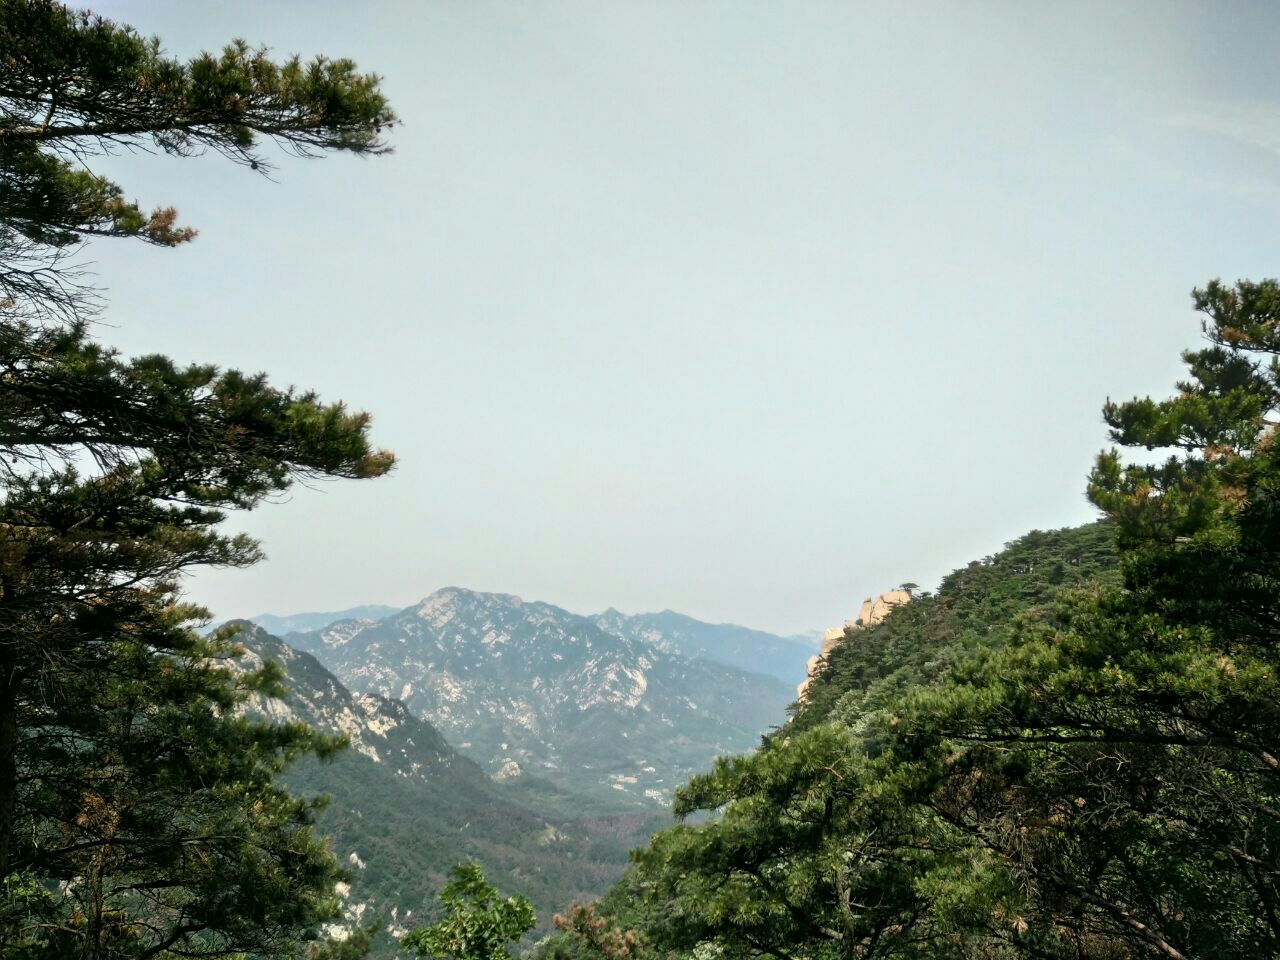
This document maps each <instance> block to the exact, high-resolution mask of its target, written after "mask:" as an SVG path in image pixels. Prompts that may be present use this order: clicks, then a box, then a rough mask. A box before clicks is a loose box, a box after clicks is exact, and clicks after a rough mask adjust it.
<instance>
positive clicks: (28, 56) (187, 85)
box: [0, 0, 396, 316]
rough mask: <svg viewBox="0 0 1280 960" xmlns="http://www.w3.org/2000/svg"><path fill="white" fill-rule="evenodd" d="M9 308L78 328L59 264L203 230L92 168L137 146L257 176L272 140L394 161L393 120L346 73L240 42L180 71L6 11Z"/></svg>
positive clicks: (1, 195)
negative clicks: (104, 240) (111, 243)
mask: <svg viewBox="0 0 1280 960" xmlns="http://www.w3.org/2000/svg"><path fill="white" fill-rule="evenodd" d="M0 51H3V56H0V299H3V298H5V297H7V298H10V299H12V300H14V301H17V302H21V303H23V304H24V305H25V306H26V308H28V309H35V310H41V311H45V310H51V311H52V312H53V313H55V314H60V315H63V316H67V315H71V314H73V313H74V312H75V310H76V308H77V307H79V306H83V304H84V300H83V298H82V297H79V296H78V295H77V294H78V293H79V292H80V291H77V290H76V289H75V288H74V286H72V287H68V284H67V281H68V279H69V274H68V272H67V265H66V262H65V260H64V259H63V257H62V256H61V253H60V251H62V250H64V249H65V248H68V247H70V246H72V245H74V244H76V243H77V242H78V241H79V240H80V239H81V238H84V237H87V236H117V237H135V238H139V239H142V240H145V241H147V242H150V243H155V244H160V245H163V246H172V245H174V244H179V243H184V242H186V241H188V240H190V239H191V238H192V237H194V236H195V231H194V230H192V229H190V228H188V227H180V226H178V225H177V213H176V211H175V210H174V209H173V208H172V207H157V208H155V209H153V210H151V211H150V212H145V211H144V210H143V209H142V208H141V207H140V206H139V205H138V204H137V203H136V202H133V201H129V200H127V199H126V198H125V193H124V190H123V188H121V187H120V186H119V185H117V184H115V183H113V182H111V181H110V180H107V179H105V178H103V177H101V176H98V175H97V174H95V173H93V172H92V171H91V170H90V169H89V168H88V166H86V165H85V161H86V160H87V159H88V158H90V157H93V156H95V155H102V154H110V153H113V152H116V151H119V150H121V149H131V148H135V147H144V148H154V149H160V150H163V151H165V152H167V153H170V154H173V155H176V156H184V157H186V156H194V155H196V154H199V153H202V152H204V151H206V150H214V151H216V152H218V153H221V154H223V155H224V156H227V157H230V158H231V159H233V160H235V161H237V162H240V163H244V164H246V165H247V166H250V167H251V168H253V169H255V170H259V169H266V168H267V166H268V164H267V161H266V159H265V158H264V156H263V155H262V153H261V150H260V142H261V140H263V139H264V138H265V139H267V140H271V141H274V142H276V143H277V144H279V145H281V146H283V147H285V148H286V149H289V150H291V151H292V152H294V153H296V154H299V155H303V156H315V155H319V154H321V153H326V152H330V151H334V150H340V151H346V152H352V153H357V154H378V153H383V152H386V150H387V149H388V148H387V145H386V142H385V140H384V139H383V133H384V132H385V131H386V130H387V129H388V128H389V127H391V126H392V125H394V124H395V122H396V118H395V115H394V114H393V113H392V112H391V109H390V107H389V106H388V105H387V101H386V99H385V97H384V96H383V95H382V93H381V91H380V90H379V86H378V83H379V81H378V78H377V77H376V76H374V75H372V74H362V73H360V72H359V71H358V70H357V68H356V66H355V64H354V63H352V62H351V61H350V60H343V59H338V60H333V59H329V58H327V57H316V58H314V59H313V60H311V61H308V62H303V61H302V60H301V59H300V58H298V57H296V56H295V57H291V58H289V59H287V60H284V61H282V62H276V61H274V60H272V59H271V57H270V54H269V51H267V50H266V49H263V48H253V47H251V46H249V45H248V44H246V43H245V42H244V41H243V40H235V41H232V42H231V43H230V44H228V45H227V46H226V47H225V48H224V49H223V50H222V52H221V53H218V54H210V53H202V54H200V55H198V56H196V57H194V58H193V59H191V60H189V61H187V62H182V61H178V60H175V59H173V58H170V57H167V56H165V55H164V54H163V52H162V50H161V45H160V41H159V40H158V39H155V38H150V39H148V38H146V37H143V36H142V35H141V34H139V33H138V32H137V31H135V30H134V29H133V28H132V27H129V26H125V25H120V24H115V23H112V22H111V21H110V20H107V19H104V18H103V17H100V16H97V15H94V14H92V13H88V12H82V11H76V10H72V9H70V8H68V7H65V6H63V5H62V4H60V3H55V2H52V0H0Z"/></svg>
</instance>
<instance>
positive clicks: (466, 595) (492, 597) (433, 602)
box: [414, 587, 524, 616]
mask: <svg viewBox="0 0 1280 960" xmlns="http://www.w3.org/2000/svg"><path fill="white" fill-rule="evenodd" d="M458 603H475V604H484V605H496V606H503V607H522V606H524V600H522V599H521V598H520V597H517V596H516V595H515V594H511V593H485V592H483V591H480V590H468V589H466V588H465V587H441V588H440V589H439V590H437V591H435V592H434V593H431V594H428V595H427V596H425V597H423V598H422V600H421V601H420V602H419V603H418V605H417V607H416V608H414V610H415V612H417V613H418V615H419V616H428V615H430V614H433V613H436V612H438V611H440V610H441V609H443V608H446V607H449V606H453V605H456V604H458Z"/></svg>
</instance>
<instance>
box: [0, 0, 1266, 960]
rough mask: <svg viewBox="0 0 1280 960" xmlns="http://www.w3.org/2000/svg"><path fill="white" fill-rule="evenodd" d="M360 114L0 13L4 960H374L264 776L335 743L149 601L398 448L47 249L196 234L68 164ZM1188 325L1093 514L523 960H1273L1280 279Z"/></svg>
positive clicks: (191, 148) (345, 140)
mask: <svg viewBox="0 0 1280 960" xmlns="http://www.w3.org/2000/svg"><path fill="white" fill-rule="evenodd" d="M395 124H396V117H395V114H394V113H393V112H392V110H391V108H390V106H389V105H388V103H387V101H386V99H385V98H384V96H383V95H382V93H381V92H380V88H379V79H378V77H377V76H375V75H373V74H368V73H362V72H361V71H360V70H359V68H357V66H356V65H355V64H354V63H352V62H350V61H347V60H342V59H327V58H324V57H319V58H316V59H314V60H310V61H304V60H302V59H300V58H293V59H287V60H283V61H277V60H274V59H272V57H271V56H270V54H269V52H268V51H265V50H261V49H256V48H253V47H251V46H249V45H247V44H245V43H242V42H235V43H233V44H231V45H230V46H228V47H227V48H225V49H224V50H223V51H222V52H221V53H219V54H212V55H209V54H206V55H202V56H199V57H196V58H194V59H192V60H190V61H179V60H175V59H172V58H169V57H167V56H166V55H165V54H164V53H163V52H162V49H161V47H160V45H159V42H158V41H154V40H149V39H147V38H145V37H144V36H142V35H140V34H139V33H137V32H135V31H134V30H132V29H131V28H129V27H125V26H121V25H117V24H114V23H112V22H110V21H107V20H104V19H102V18H99V17H96V16H93V15H91V14H84V13H79V12H76V11H73V10H69V9H67V8H65V7H63V6H61V5H59V4H56V3H52V2H42V0H0V484H3V495H2V498H0V956H3V957H4V958H6V960H7V958H15V960H17V958H22V960H54V958H59V960H60V958H83V960H90V958H93V960H152V958H155V960H176V958H227V960H230V958H262V960H268V958H270V960H284V958H290V957H311V958H321V957H331V958H355V957H359V956H361V955H362V954H365V953H366V952H367V951H368V950H369V949H370V948H373V949H389V948H387V947H386V946H385V945H386V943H387V939H386V934H385V933H383V934H382V937H383V940H382V941H381V943H382V944H383V946H382V947H379V946H377V941H376V940H375V938H374V936H373V932H372V930H365V931H359V932H357V933H355V934H354V935H350V934H349V933H348V934H347V935H345V937H344V938H343V939H341V940H335V941H333V942H328V941H326V939H325V937H324V933H325V931H326V924H327V923H329V922H331V921H333V920H334V919H336V918H338V917H339V916H340V906H341V905H340V897H339V896H338V893H337V891H338V890H339V889H340V887H341V886H342V885H343V884H344V883H345V882H346V879H345V878H347V876H348V875H347V873H346V872H345V871H344V868H343V866H342V865H341V864H340V863H339V862H338V860H337V859H336V858H335V856H334V854H333V850H332V848H331V846H330V844H329V842H328V840H327V839H326V838H325V837H324V836H323V835H322V834H321V833H320V832H319V831H318V829H317V822H318V818H320V817H321V815H322V809H323V800H320V799H303V798H300V797H298V796H295V795H294V794H292V793H291V792H290V790H289V789H288V787H287V786H286V783H287V781H286V780H285V779H284V778H283V775H284V772H285V771H286V769H287V768H289V767H290V765H291V764H293V763H295V762H296V761H303V765H302V766H301V767H298V768H295V771H294V777H295V779H294V781H292V782H294V783H299V782H304V781H305V782H306V783H307V784H309V785H314V784H315V783H317V782H321V781H322V778H323V775H324V771H325V770H326V769H333V768H325V767H323V766H317V765H314V761H313V759H308V758H319V759H323V758H327V757H332V756H333V755H335V754H336V753H337V752H338V751H340V750H342V748H343V747H344V743H343V740H342V738H341V737H335V736H330V735H325V734H320V733H318V732H316V731H314V730H312V729H310V728H308V727H307V726H306V725H305V724H302V723H298V722H292V723H273V722H271V720H270V718H269V716H264V715H263V714H262V713H261V712H255V711H252V710H248V709H246V704H248V703H249V702H250V701H251V699H254V700H255V702H261V701H262V700H264V699H265V700H271V699H273V698H279V697H282V696H283V695H284V693H285V686H284V683H283V681H284V673H283V667H282V666H281V663H280V662H279V661H277V660H272V659H265V660H263V662H262V663H261V665H260V666H259V667H258V668H256V669H232V668H231V666H230V665H231V664H233V663H234V662H236V661H237V660H240V659H242V658H243V654H244V652H245V651H244V648H243V646H241V645H240V644H238V642H237V639H236V634H237V631H238V629H239V627H237V626H230V627H227V628H223V629H220V630H215V631H213V632H211V633H210V632H202V631H201V630H199V629H197V628H198V627H200V626H202V625H204V624H206V623H207V621H208V619H209V615H208V614H207V612H206V611H203V610H202V609H201V608H199V607H198V606H195V605H193V604H191V603H189V602H187V600H186V599H185V595H184V593H183V588H182V583H183V577H184V575H185V574H187V573H189V572H191V571H193V570H195V569H197V568H200V567H203V566H207V565H221V566H246V565H251V564H252V563H254V562H255V561H256V560H257V559H258V558H259V556H260V551H259V548H258V545H257V544H256V543H255V542H254V541H253V540H251V539H250V538H248V537H246V536H244V535H239V534H230V533H227V532H225V529H224V528H223V526H222V524H223V521H224V519H225V518H226V516H227V515H228V513H230V512H231V511H239V510H245V509H249V508H251V507H254V506H256V505H259V504H262V503H265V502H268V501H270V500H272V499H273V498H276V497H278V496H279V495H280V494H281V493H283V492H284V491H286V490H287V489H289V487H290V486H291V484H293V483H295V482H297V481H299V480H307V479H313V478H345V479H371V478H376V477H378V476H381V475H383V474H385V473H387V472H388V471H389V470H390V469H391V468H392V466H393V464H394V456H393V455H392V454H390V453H389V452H387V451H384V450H380V449H378V448H376V446H374V445H373V443H372V442H371V439H370V435H369V433H370V418H369V417H368V415H366V414H363V413H359V412H353V411H351V410H348V409H347V408H346V407H345V406H343V405H342V404H341V403H334V402H324V401H322V400H321V399H320V398H319V397H318V396H316V395H315V394H313V393H310V392H307V391H304V390H297V389H293V388H289V389H282V388H279V387H276V386H273V385H272V384H271V382H270V381H269V380H268V379H267V378H266V377H265V376H263V375H259V374H246V373H242V372H239V371H235V370H222V369H218V368H216V367H214V366H210V365H194V366H180V365H178V364H176V363H174V362H173V361H171V360H169V359H168V358H166V357H163V356H158V355H151V356H143V357H138V358H133V359H129V358H125V357H123V356H121V355H119V354H118V353H116V352H115V351H113V350H112V349H111V348H110V347H108V346H106V345H104V344H102V343H101V342H99V340H98V339H97V337H96V333H97V330H96V326H95V324H96V322H97V321H98V319H99V317H100V316H101V315H102V314H103V312H104V309H105V308H104V305H103V303H102V297H101V293H100V290H99V288H98V287H96V286H95V282H96V281H95V279H94V278H92V277H90V276H89V275H87V274H86V273H84V272H82V271H81V270H80V269H78V267H77V260H76V252H77V250H78V248H79V247H80V245H81V244H82V243H83V242H84V241H85V240H86V239H87V238H90V237H103V238H123V239H133V240H138V241H142V242H145V243H150V244H155V245H160V246H176V245H180V244H185V243H188V242H191V241H192V240H194V239H195V231H194V229H192V228H189V227H187V226H185V225H183V224H182V223H181V221H180V219H179V217H178V215H177V213H176V211H175V210H174V209H173V208H169V207H160V208H156V209H154V210H151V211H146V210H144V209H143V208H141V207H139V206H138V205H137V204H136V203H133V202H131V201H128V200H126V199H125V196H126V195H125V191H124V188H123V187H121V186H120V185H118V184H115V183H113V182H111V181H109V180H106V179H104V178H102V177H101V176H98V175H97V174H95V173H93V172H91V161H92V160H93V158H94V157H97V156H101V155H104V154H111V153H113V152H119V151H122V150H129V149H144V150H151V151H161V152H164V153H167V154H169V155H172V156H174V157H179V158H184V157H191V156H195V155H197V154H200V153H204V152H214V153H217V154H221V155H223V156H224V157H226V158H228V159H229V160H231V161H232V162H234V163H238V164H241V165H243V166H244V167H245V168H246V175H253V174H254V173H255V172H261V171H263V170H265V169H266V167H267V161H266V159H265V156H264V155H263V153H262V151H261V149H260V148H261V145H262V144H263V143H265V142H272V141H274V142H275V143H277V144H279V145H281V146H283V147H285V148H286V149H287V150H289V151H292V152H293V153H295V154H299V155H302V156H319V155H322V154H325V153H331V152H335V151H343V152H349V153H354V154H362V155H371V156H373V155H377V154H379V153H382V152H385V151H386V150H387V149H388V143H387V141H386V139H385V138H386V136H387V135H388V133H389V132H390V131H391V130H392V129H393V128H394V126H395ZM1192 300H1193V307H1194V309H1195V311H1196V312H1197V313H1198V314H1199V317H1200V320H1201V324H1202V330H1203V334H1204V339H1205V343H1203V344H1202V345H1201V346H1200V347H1199V348H1195V349H1189V350H1188V351H1187V352H1186V353H1185V354H1184V355H1183V360H1184V361H1185V365H1186V368H1187V373H1186V379H1185V380H1184V381H1182V382H1179V383H1177V384H1176V385H1175V386H1174V392H1173V393H1172V394H1171V395H1170V396H1169V397H1168V398H1167V399H1151V398H1135V399H1132V400H1128V401H1124V402H1111V401H1108V402H1107V403H1106V404H1105V406H1104V407H1103V418H1104V420H1105V423H1106V425H1107V427H1108V429H1109V439H1110V441H1111V443H1112V444H1113V445H1114V446H1113V448H1111V449H1108V450H1106V451H1104V452H1102V453H1101V454H1099V455H1098V457H1097V460H1096V462H1095V463H1094V465H1093V468H1092V471H1091V472H1090V473H1089V475H1088V481H1087V491H1086V492H1087V496H1088V497H1089V499H1090V501H1091V502H1092V503H1093V504H1094V505H1095V506H1096V507H1097V508H1098V510H1099V511H1100V514H1101V519H1100V520H1099V521H1098V522H1096V523H1093V524H1091V525H1088V526H1085V527H1081V528H1076V529H1066V530H1058V531H1051V532H1042V531H1038V532H1033V533H1030V534H1027V535H1026V536H1024V537H1022V538H1021V539H1019V540H1017V541H1015V542H1013V543H1011V544H1009V545H1008V546H1007V547H1006V549H1004V550H1003V551H1001V552H999V553H997V554H995V555H994V556H991V557H988V558H986V559H983V560H980V561H975V562H974V563H972V564H970V565H969V566H967V567H964V568H962V569H960V570H957V571H956V572H954V573H953V574H951V575H950V576H948V577H947V578H945V579H944V580H943V582H942V583H941V585H940V586H939V587H938V589H937V590H936V591H934V592H929V593H922V594H920V595H919V596H917V597H916V598H915V599H914V600H912V602H910V603H908V604H905V605H903V606H901V607H899V608H897V609H895V610H894V611H892V612H891V613H890V614H889V615H888V616H887V617H886V618H885V619H884V620H883V621H882V622H880V623H877V624H874V625H871V626H867V627H865V628H857V629H851V630H849V631H848V632H847V634H846V636H845V638H844V640H843V642H842V643H840V644H839V645H837V646H836V647H835V649H834V650H833V651H832V652H831V653H830V654H829V656H827V657H826V658H825V660H824V662H822V663H821V665H820V667H819V669H818V672H817V674H816V676H815V677H814V679H813V681H812V682H811V683H810V684H809V686H808V687H807V689H806V690H805V693H804V696H803V698H802V699H801V700H800V701H799V702H798V703H796V704H795V705H794V707H793V710H792V713H791V715H790V717H789V719H788V718H785V717H780V718H779V721H780V723H781V726H780V727H778V728H777V729H776V730H774V731H772V732H771V733H769V734H768V735H767V736H766V737H765V738H764V740H763V742H762V743H761V745H760V747H759V749H757V750H756V751H755V752H753V753H750V754H748V755H743V756H735V757H723V758H721V759H720V760H719V761H718V762H717V763H716V765H715V767H714V769H713V770H711V771H709V772H707V773H705V774H702V775H699V776H695V777H694V778H693V779H692V780H691V781H690V782H689V783H688V784H686V785H685V786H683V787H682V788H681V789H680V790H679V791H678V793H677V799H676V804H675V813H676V814H677V816H678V817H679V818H680V819H681V821H682V822H680V823H678V824H676V825H674V826H671V827H669V828H667V829H665V830H662V831H661V832H659V833H657V834H656V835H654V836H653V838H652V840H651V841H650V842H649V844H648V845H647V846H644V847H642V848H640V849H638V850H636V851H634V852H633V854H632V865H631V867H630V869H629V870H628V872H627V873H626V874H625V876H624V877H623V878H622V880H621V881H619V883H618V884H617V885H616V886H615V887H614V888H613V890H612V891H611V892H610V893H608V894H607V895H606V896H605V897H603V898H602V899H601V900H599V901H598V902H595V903H592V904H589V905H584V904H581V903H576V904H565V905H564V910H563V912H562V913H561V914H559V915H558V916H557V917H556V919H555V923H556V926H557V927H559V928H560V932H559V933H557V934H555V935H553V936H550V937H547V938H545V939H543V940H542V941H540V942H538V943H537V944H536V945H530V944H528V943H527V941H525V943H526V949H528V950H530V951H531V953H532V956H534V957H536V958H538V960H552V958H557V960H568V958H572V960H585V958H588V957H598V958H604V960H624V958H633V957H634V958H641V957H645V958H648V957H653V958H659V957H662V958H667V957H671V958H674V957H685V956H691V957H697V958H699V960H712V958H715V957H726V958H728V957H734V958H736V957H744V958H746V957H773V958H777V960H800V958H824V960H825V958H841V960H870V958H885V960H925V958H939V960H942V958H956V960H979V958H1021V957H1026V958H1055V960H1138V958H1166V960H1189V958H1239V960H1245V958H1249V960H1262V958H1271V957H1276V956H1280V653H1278V650H1280V648H1278V646H1277V641H1278V640H1280V449H1278V448H1277V445H1276V443H1275V431H1276V425H1277V423H1278V422H1280V283H1278V282H1277V281H1273V280H1263V281H1260V282H1252V281H1240V282H1238V283H1235V284H1226V283H1222V282H1220V281H1217V280H1213V281H1209V282H1208V283H1206V285H1205V286H1204V287H1203V288H1201V289H1198V290H1196V291H1194V293H1193V295H1192ZM1174 319H1175V320H1179V322H1181V320H1180V318H1174ZM1157 451H1158V453H1153V452H1157ZM1083 466H1084V465H1082V467H1083ZM939 496H945V488H944V487H940V488H939ZM784 720H785V722H782V721H784ZM440 750H441V751H442V753H443V751H444V750H445V747H444V746H441V747H440ZM336 769H337V770H338V772H339V774H342V773H343V771H344V769H345V768H343V767H341V766H339V767H337V768H336ZM469 769H470V768H468V770H469ZM348 775H349V774H348ZM467 775H468V776H472V777H473V779H474V780H475V783H476V784H477V786H476V789H477V790H479V789H480V788H479V786H478V784H480V783H481V782H482V779H483V778H482V777H481V775H480V774H479V772H478V769H477V772H475V773H474V774H473V773H468V774H467ZM486 789H487V787H486ZM497 809H498V808H496V807H495V808H493V810H497ZM493 810H489V811H487V813H486V815H488V814H493ZM405 813H406V811H404V810H403V809H387V810H385V811H383V815H385V816H387V817H392V816H397V817H400V816H404V815H405ZM493 815H494V816H498V815H501V811H500V810H499V811H498V813H496V814H493ZM513 816H514V815H513ZM422 822H423V829H424V830H430V829H432V823H433V821H432V819H431V818H430V817H425V818H424V819H423V821H422ZM336 829H338V830H339V831H340V830H341V829H342V826H341V825H339V826H338V827H337V828H336ZM476 849H479V850H480V851H481V852H483V849H484V848H483V847H477V848H476ZM392 852H395V853H399V854H403V851H388V856H390V854H391V853H392ZM470 852H473V851H465V852H464V851H460V856H459V859H463V858H464V856H465V854H466V853H470ZM399 862H400V863H404V864H408V863H414V862H416V860H415V859H414V858H413V857H410V856H402V857H401V859H400V861H399ZM371 869H373V870H375V871H385V870H387V869H394V867H390V866H389V865H387V864H383V863H379V864H376V865H374V866H373V867H372V868H371ZM502 885H503V886H506V885H507V884H505V883H504V884H502ZM508 893H509V894H510V895H507V894H508ZM440 907H441V908H440V910H439V912H438V914H437V915H436V916H435V917H433V918H431V919H433V920H434V921H435V922H434V923H432V924H430V925H428V926H422V927H420V928H419V929H417V930H415V931H413V932H410V933H408V934H407V935H405V936H404V937H403V939H402V943H403V945H404V948H405V949H406V950H411V951H415V952H418V953H420V954H422V955H433V956H441V957H445V956H447V957H457V958H460V960H471V958H475V960H490V958H497V957H502V956H507V955H509V951H511V950H514V949H518V948H516V947H513V946H511V944H513V943H515V942H519V941H520V939H521V937H523V936H525V934H526V933H527V931H528V930H530V929H531V928H533V926H534V923H535V917H534V916H533V908H532V907H531V906H530V901H528V900H526V899H525V898H524V897H523V896H522V895H521V894H520V892H519V891H514V890H513V891H506V892H504V893H501V894H500V893H499V892H498V891H497V890H496V889H495V888H494V887H493V886H492V885H490V883H489V882H488V880H487V878H486V876H485V874H484V872H483V870H482V868H481V866H480V865H478V864H476V863H470V864H461V865H460V866H459V867H458V868H457V869H456V870H455V872H454V875H453V879H452V880H451V881H450V882H449V883H448V885H446V886H445V887H444V889H443V891H442V899H441V904H440Z"/></svg>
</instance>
